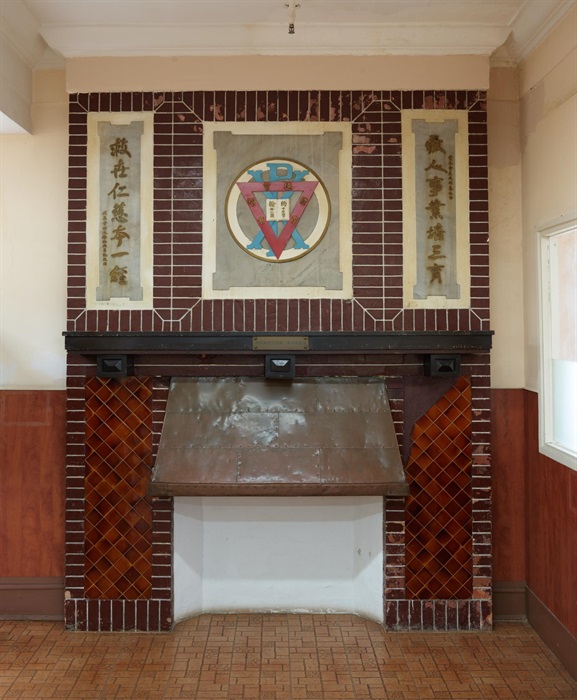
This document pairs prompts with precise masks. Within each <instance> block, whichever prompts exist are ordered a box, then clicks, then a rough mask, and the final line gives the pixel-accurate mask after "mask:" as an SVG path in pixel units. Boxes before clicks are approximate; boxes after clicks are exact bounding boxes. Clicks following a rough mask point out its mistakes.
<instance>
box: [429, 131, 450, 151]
mask: <svg viewBox="0 0 577 700" xmlns="http://www.w3.org/2000/svg"><path fill="white" fill-rule="evenodd" d="M425 148H426V149H427V153H428V154H429V155H430V154H431V153H444V154H445V155H447V151H445V149H444V148H443V139H441V138H439V136H438V135H437V134H431V135H430V136H429V138H428V140H427V142H426V143H425Z"/></svg>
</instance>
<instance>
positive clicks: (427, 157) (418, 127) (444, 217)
mask: <svg viewBox="0 0 577 700" xmlns="http://www.w3.org/2000/svg"><path fill="white" fill-rule="evenodd" d="M458 127H459V124H458V121H457V120H456V119H455V120H454V119H446V120H444V121H442V122H428V121H425V120H424V119H414V120H413V121H412V133H413V134H414V135H415V204H416V211H415V215H416V232H415V233H416V263H417V280H416V284H415V285H414V287H413V296H414V298H415V299H426V298H427V297H429V296H444V297H446V298H447V299H459V297H460V286H459V284H458V282H457V217H456V202H455V135H456V133H457V132H458Z"/></svg>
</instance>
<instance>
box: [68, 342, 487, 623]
mask: <svg viewBox="0 0 577 700" xmlns="http://www.w3.org/2000/svg"><path fill="white" fill-rule="evenodd" d="M259 337H260V336H259ZM274 338H275V339H276V340H277V342H278V341H279V340H280V339H281V338H282V337H281V336H279V335H275V336H274ZM310 340H311V345H312V346H313V347H316V350H314V351H310V350H308V351H303V352H301V353H297V355H296V370H297V375H300V376H301V377H302V378H301V380H300V382H299V381H298V378H297V380H296V383H295V384H294V385H293V384H292V382H286V381H284V380H274V381H272V383H271V380H268V381H267V380H265V379H264V376H263V375H264V371H265V356H264V355H263V353H262V352H260V351H249V350H245V351H242V352H241V351H239V350H238V345H239V344H243V343H244V344H246V343H247V341H249V346H252V342H253V341H252V339H251V338H250V336H246V335H240V336H236V335H230V336H225V335H221V334H218V335H210V334H203V335H200V336H199V335H183V334H173V335H172V336H165V335H157V334H148V335H142V334H136V335H135V334H131V333H112V334H107V333H79V334H78V333H73V334H68V335H67V340H66V342H67V346H68V350H69V352H70V353H71V361H72V363H75V365H74V366H76V367H77V368H79V367H80V370H79V371H80V372H81V373H82V375H83V377H84V379H83V382H85V384H86V391H87V393H86V395H85V396H82V395H81V392H79V393H77V394H74V393H73V392H72V395H71V398H72V400H74V398H73V397H74V396H77V402H78V403H77V406H78V408H79V409H81V410H82V411H84V413H85V421H86V433H85V435H81V436H79V438H80V439H79V440H78V442H79V443H80V442H84V441H85V442H86V445H87V453H86V468H87V471H86V472H84V473H83V474H82V476H81V475H80V473H79V474H78V477H80V478H81V479H82V486H83V489H84V493H85V509H84V511H83V512H81V513H78V525H77V528H78V530H79V531H80V527H82V537H83V538H84V539H85V540H86V542H87V543H88V546H87V547H85V548H84V556H83V557H82V561H81V567H82V568H81V570H80V571H79V578H77V579H72V580H73V581H77V582H78V585H79V587H80V586H82V591H83V594H85V596H86V597H85V598H84V599H80V600H79V599H76V600H73V599H72V598H70V599H69V600H70V602H69V603H68V604H67V605H69V606H70V608H72V609H73V610H74V615H73V616H72V615H71V617H70V618H69V623H68V624H69V625H70V626H73V625H75V626H77V627H87V628H89V629H95V628H97V629H116V628H123V629H124V628H129V629H130V628H134V629H143V628H144V629H170V627H171V626H172V624H173V623H174V621H175V620H178V619H181V618H182V617H185V616H187V615H190V614H195V613H199V612H202V611H203V610H220V611H223V610H224V611H226V610H239V609H243V610H246V609H251V610H287V609H289V610H290V609H292V610H303V609H305V610H315V611H321V610H322V611H335V610H341V611H342V610H348V611H350V612H357V613H359V614H364V615H367V616H369V617H371V618H373V619H375V620H378V621H381V622H383V623H384V624H386V625H387V626H389V627H391V628H401V629H402V628H406V627H408V626H411V627H414V628H416V627H417V626H420V628H425V629H427V628H431V629H432V628H436V629H446V628H449V629H450V628H456V629H472V628H478V627H480V626H484V625H487V624H489V623H488V620H489V619H490V618H489V617H488V614H489V608H488V603H487V598H486V597H478V596H479V593H480V591H484V590H485V584H486V581H487V577H485V576H484V575H483V574H484V569H483V568H482V565H483V563H484V560H483V552H484V547H485V546H487V544H488V543H487V540H486V537H488V535H487V536H486V537H485V536H479V535H477V533H476V532H475V530H476V529H478V528H479V527H480V523H479V522H478V521H477V522H476V518H479V517H480V518H485V517H486V514H485V512H484V511H483V512H481V511H480V509H478V507H477V512H475V507H474V506H473V502H472V495H473V493H475V490H476V493H477V494H478V495H479V496H481V495H485V494H484V490H483V489H484V487H485V481H484V476H485V474H486V473H487V472H486V470H487V463H486V460H487V454H486V452H485V448H484V446H483V445H481V444H476V443H475V437H474V436H475V433H476V432H477V434H478V433H479V432H482V431H479V427H481V428H482V426H483V425H484V418H485V414H484V412H483V411H484V407H483V401H484V399H483V396H484V394H483V390H482V388H481V386H480V384H481V381H482V380H481V376H482V375H481V372H482V371H483V370H484V368H486V366H487V365H486V352H487V350H488V348H489V347H490V342H491V335H490V333H456V334H453V333H450V332H447V333H429V334H427V333H417V334H400V335H399V334H361V335H350V336H348V337H347V336H343V335H340V336H338V337H335V336H332V335H331V334H325V335H321V334H319V335H315V336H314V337H311V339H310ZM287 342H290V338H289V337H288V336H287ZM315 343H316V346H315ZM335 343H338V344H339V348H338V352H333V351H332V349H330V348H331V346H332V345H333V344H335ZM159 346H161V350H159ZM176 346H180V348H178V349H177V348H176ZM323 346H324V347H323ZM359 347H360V348H361V352H359ZM382 348H387V350H385V351H384V350H383V349H382ZM451 348H452V354H448V350H449V349H451ZM455 348H458V352H455ZM119 350H124V353H120V352H119ZM440 351H442V352H440ZM128 353H130V354H128ZM431 357H434V358H438V357H441V358H445V359H448V360H454V359H455V357H458V359H459V363H458V365H459V366H460V371H461V376H450V377H446V376H440V377H429V376H425V372H429V371H430V370H429V369H428V366H429V365H430V359H431ZM102 368H104V370H103V369H102ZM111 368H112V369H111ZM232 370H234V373H235V374H234V376H231V371H232ZM77 371H78V370H77ZM112 372H117V373H118V374H119V375H120V376H115V377H111V376H98V374H100V375H102V374H110V373H112ZM129 372H130V374H128V373H129ZM321 372H322V373H323V374H321ZM329 372H330V374H328V373H329ZM344 372H347V375H348V376H346V377H343V373H344ZM353 372H354V373H355V375H356V376H351V375H352V373H353ZM124 374H127V375H128V376H122V375H124ZM176 375H178V376H179V377H181V379H180V380H177V381H176V385H178V387H179V392H180V393H179V395H178V396H177V398H176V401H177V403H179V404H180V405H181V406H182V405H186V407H187V410H188V409H194V410H197V409H198V406H196V407H195V406H194V405H191V403H190V401H191V399H190V397H189V396H188V395H187V394H186V393H183V391H184V390H183V386H184V389H186V387H187V385H190V384H192V385H193V386H196V387H198V386H199V384H200V386H201V387H203V388H204V391H205V394H204V396H205V397H210V400H211V401H214V402H216V404H218V406H219V407H220V408H219V411H220V414H218V416H219V418H220V417H221V414H222V415H226V412H227V411H230V410H231V405H230V401H229V406H228V408H227V409H223V408H222V406H223V397H224V396H226V395H227V391H228V390H229V389H230V387H231V386H232V387H234V388H235V389H236V392H235V393H234V396H235V397H236V398H235V401H238V397H239V393H238V391H239V385H245V384H248V386H250V387H253V388H251V390H250V392H249V397H248V399H247V398H246V396H241V399H242V400H244V402H245V403H248V404H250V403H251V401H252V398H251V396H252V394H254V391H255V390H254V387H257V388H258V387H263V388H264V390H265V391H264V396H265V398H266V401H265V399H264V398H263V393H262V392H263V389H258V390H257V391H256V393H257V394H258V395H259V396H260V408H261V409H262V405H265V408H266V410H267V411H269V412H270V411H271V410H272V409H271V406H272V407H274V410H278V409H279V408H281V409H282V408H284V409H286V410H287V414H288V415H290V413H289V411H290V410H291V408H292V410H293V411H294V410H297V409H298V407H296V408H295V405H294V404H293V403H291V402H293V400H294V399H293V398H291V392H290V391H289V390H288V387H290V386H293V387H299V386H300V387H301V388H302V387H303V386H304V387H305V389H306V392H310V390H311V389H315V390H316V389H317V388H318V387H321V388H324V389H325V391H326V387H327V386H328V387H329V389H328V396H329V397H330V396H331V394H332V395H333V398H334V396H335V394H334V392H335V388H337V390H338V388H339V387H343V386H344V387H345V388H346V389H350V388H351V387H353V388H354V389H355V393H354V394H353V397H354V403H355V406H354V407H353V408H355V409H356V410H357V411H358V416H361V417H362V416H363V415H364V414H363V412H362V410H360V408H361V407H359V401H365V402H366V404H367V406H366V407H365V409H366V411H367V414H368V413H370V409H371V408H374V403H375V396H380V395H379V394H375V395H372V394H370V395H369V398H367V397H366V396H365V395H364V394H358V393H356V392H358V389H359V387H365V388H366V387H377V388H381V387H386V393H387V394H388V397H389V398H388V402H387V412H386V415H387V416H388V417H389V418H390V425H391V427H393V435H394V441H395V445H394V447H395V452H396V453H397V458H395V460H393V464H396V465H400V464H401V456H400V455H401V454H402V456H403V457H402V461H403V463H404V465H403V466H402V467H401V469H400V471H395V470H394V469H393V471H392V472H390V473H389V472H386V474H388V476H387V479H388V480H385V481H383V478H382V476H383V475H382V474H380V476H379V478H380V481H379V480H378V479H377V480H373V482H372V483H370V482H369V480H367V478H366V474H367V472H366V471H363V470H362V469H361V470H360V475H361V477H362V478H361V479H360V480H359V481H358V482H355V481H354V478H353V479H349V481H348V482H347V483H346V484H345V485H344V486H343V484H342V483H339V488H338V490H337V491H336V492H335V491H333V492H331V489H330V488H328V489H327V490H326V491H323V489H324V486H323V483H322V482H321V481H319V480H318V479H314V480H313V479H311V477H310V474H307V472H306V471H305V472H304V476H303V473H296V474H295V473H294V472H291V471H290V470H289V471H288V472H287V471H283V472H282V477H281V476H280V475H279V472H278V471H274V475H273V480H272V482H271V481H270V480H269V481H267V480H266V479H265V480H264V481H265V483H264V487H263V483H262V479H261V480H260V488H259V483H258V482H259V480H258V479H257V484H256V486H257V488H256V489H255V483H254V480H253V482H252V483H249V488H248V489H246V490H245V484H243V483H239V482H237V481H233V480H232V477H230V476H228V475H225V477H224V482H223V483H220V484H219V483H218V479H214V478H213V479H202V478H198V477H194V478H193V479H192V480H191V483H190V484H188V485H186V486H185V487H184V488H183V485H182V484H177V485H176V486H175V484H174V483H173V482H171V481H170V479H169V480H168V481H166V482H165V483H163V482H162V478H163V477H162V475H160V477H159V475H158V473H156V474H155V475H153V466H154V461H155V459H157V458H158V455H161V456H162V452H163V448H162V446H161V445H162V442H161V435H162V429H163V427H164V426H165V425H166V424H167V415H168V414H167V404H168V399H169V389H170V385H171V383H172V384H173V385H174V384H175V380H174V377H175V376H176ZM216 375H220V376H216ZM335 375H336V376H335ZM183 376H184V378H185V379H184V380H183V379H182V377H183ZM239 377H249V378H250V379H249V380H248V382H247V380H246V379H245V380H240V379H239ZM359 378H360V379H359ZM472 385H476V386H475V390H474V391H471V386H472ZM207 387H208V388H209V390H208V391H206V388H207ZM267 387H268V388H267ZM216 389H218V391H216ZM251 392H252V394H251ZM475 393H477V396H475ZM201 394H202V391H201ZM298 394H299V392H298V391H297V395H298ZM303 396H304V399H303V400H304V401H308V402H309V403H310V402H311V399H310V395H309V393H305V394H304V395H303V394H302V392H300V397H301V398H303ZM344 396H345V398H346V399H347V401H349V403H350V401H351V395H347V394H346V393H345V395H344ZM363 396H364V397H365V398H362V397H363ZM282 397H287V399H286V401H282ZM200 402H201V403H202V402H203V400H202V399H201V401H200ZM267 402H268V403H267ZM338 403H339V404H340V405H339V410H340V412H341V413H340V416H341V419H342V412H343V411H345V410H347V409H349V408H351V406H350V405H349V406H343V402H342V396H341V401H340V402H338ZM216 404H215V405H216ZM205 407H206V406H205ZM379 407H380V408H381V409H382V406H379ZM233 408H234V407H233ZM234 410H238V407H237V408H236V409H234ZM186 415H189V414H186V413H185V417H186ZM381 415H383V414H381ZM365 417H366V415H365ZM373 417H374V416H373ZM181 419H182V416H181ZM323 420H328V423H327V424H328V425H330V416H328V419H327V416H324V418H323ZM217 422H218V421H217ZM361 422H362V421H361ZM341 423H342V420H341V422H340V423H339V425H341ZM170 429H171V428H170V427H169V430H170ZM341 430H342V425H341ZM353 433H355V434H357V439H358V432H355V431H354V430H353ZM194 439H197V438H193V441H194ZM207 440H211V441H212V442H211V444H212V445H213V446H214V444H213V442H214V436H213V437H210V438H209V437H208V436H207ZM222 440H223V444H224V445H226V446H227V447H228V448H230V447H231V444H230V436H229V437H228V439H227V436H226V433H222ZM337 442H338V440H337ZM376 442H381V443H382V437H379V438H378V439H377V441H376ZM184 443H185V444H188V443H187V441H186V440H185V441H184ZM340 444H341V446H342V445H343V443H342V442H341V443H340ZM315 445H316V446H317V447H318V441H317V443H315V442H314V440H313V448H312V449H313V451H314V448H315ZM367 445H369V447H370V446H371V445H372V443H371V441H370V439H369V440H368V441H367V442H365V443H363V448H364V447H366V446H367ZM169 446H170V445H169ZM165 447H166V445H165ZM172 447H174V445H172ZM309 448H310V446H309ZM348 450H349V454H353V453H356V455H355V458H356V459H357V460H360V461H362V460H363V459H366V455H364V454H363V449H361V447H360V446H359V445H357V446H356V447H353V448H351V447H350V446H349V447H348ZM213 456H214V455H213ZM260 457H261V458H262V454H261V455H260ZM186 459H188V457H186V458H185V461H186ZM235 459H236V457H235ZM274 459H276V456H273V460H272V461H273V462H274ZM281 461H282V460H281ZM289 461H290V460H289ZM443 461H444V462H443ZM169 462H170V460H169ZM443 463H444V464H445V466H444V467H443V466H442V465H443ZM474 463H476V466H475V465H474ZM440 465H441V466H440ZM212 467H214V465H212ZM475 470H477V471H478V472H479V473H478V474H475ZM351 471H352V472H354V471H355V469H351ZM357 471H358V470H357ZM191 473H192V470H191ZM369 473H370V471H369ZM267 474H268V478H269V479H270V470H269V472H267ZM267 474H264V475H263V476H265V477H266V476H267ZM80 478H76V479H75V480H74V481H73V480H72V479H71V481H72V483H75V484H78V486H80ZM203 481H204V483H203ZM428 484H430V486H429V485H428ZM171 489H172V492H171ZM295 489H296V490H295ZM307 489H308V491H307ZM149 491H150V492H151V494H152V495H148V492H149ZM323 493H324V495H319V494H323ZM332 493H338V494H339V495H337V496H335V495H332ZM238 494H242V495H238ZM287 494H292V495H287ZM243 513H244V515H242V514H243ZM432 523H433V525H434V527H432ZM435 527H436V528H437V533H438V538H437V539H435V540H434V541H432V538H434V536H435ZM299 543H300V544H299ZM409 545H410V546H409ZM79 548H80V547H79ZM263 567H264V568H263ZM291 570H292V575H289V571H291ZM127 572H128V573H127ZM435 574H437V575H435ZM253 578H254V579H255V580H256V585H255V581H254V580H253ZM479 584H481V585H479ZM68 590H70V589H68ZM407 592H409V595H407ZM409 596H410V597H409ZM424 596H427V598H425V599H424ZM283 601H284V603H283ZM70 608H69V609H70ZM391 611H392V612H391ZM483 614H485V617H484V618H483V617H482V616H483Z"/></svg>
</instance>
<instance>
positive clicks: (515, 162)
mask: <svg viewBox="0 0 577 700" xmlns="http://www.w3.org/2000/svg"><path fill="white" fill-rule="evenodd" d="M487 110H488V142H489V231H490V238H489V253H490V254H489V269H490V287H491V328H492V329H493V330H494V331H495V336H494V338H493V351H492V355H491V360H492V361H491V385H492V386H493V388H505V389H511V388H521V387H523V386H524V383H525V364H524V349H525V348H524V342H523V334H524V326H523V224H522V216H521V212H522V204H521V173H522V164H521V139H520V134H519V125H520V106H519V87H518V75H517V70H516V69H514V68H497V69H493V70H492V71H491V87H490V89H489V94H488V103H487Z"/></svg>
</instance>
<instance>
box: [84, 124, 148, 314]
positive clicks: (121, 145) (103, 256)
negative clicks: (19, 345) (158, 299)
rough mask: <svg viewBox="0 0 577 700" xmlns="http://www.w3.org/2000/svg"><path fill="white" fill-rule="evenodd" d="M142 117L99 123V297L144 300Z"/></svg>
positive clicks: (97, 296) (99, 299)
mask: <svg viewBox="0 0 577 700" xmlns="http://www.w3.org/2000/svg"><path fill="white" fill-rule="evenodd" d="M143 132H144V123H143V122H142V121H136V122H132V123H130V124H111V123H109V122H105V121H102V122H99V123H98V140H99V155H100V158H99V161H100V167H99V173H98V177H99V191H100V196H99V209H100V255H99V284H98V287H97V290H96V300H97V301H110V300H111V299H113V298H126V299H129V300H131V301H141V300H142V299H143V288H142V286H141V281H140V269H141V197H142V192H141V138H142V134H143Z"/></svg>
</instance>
